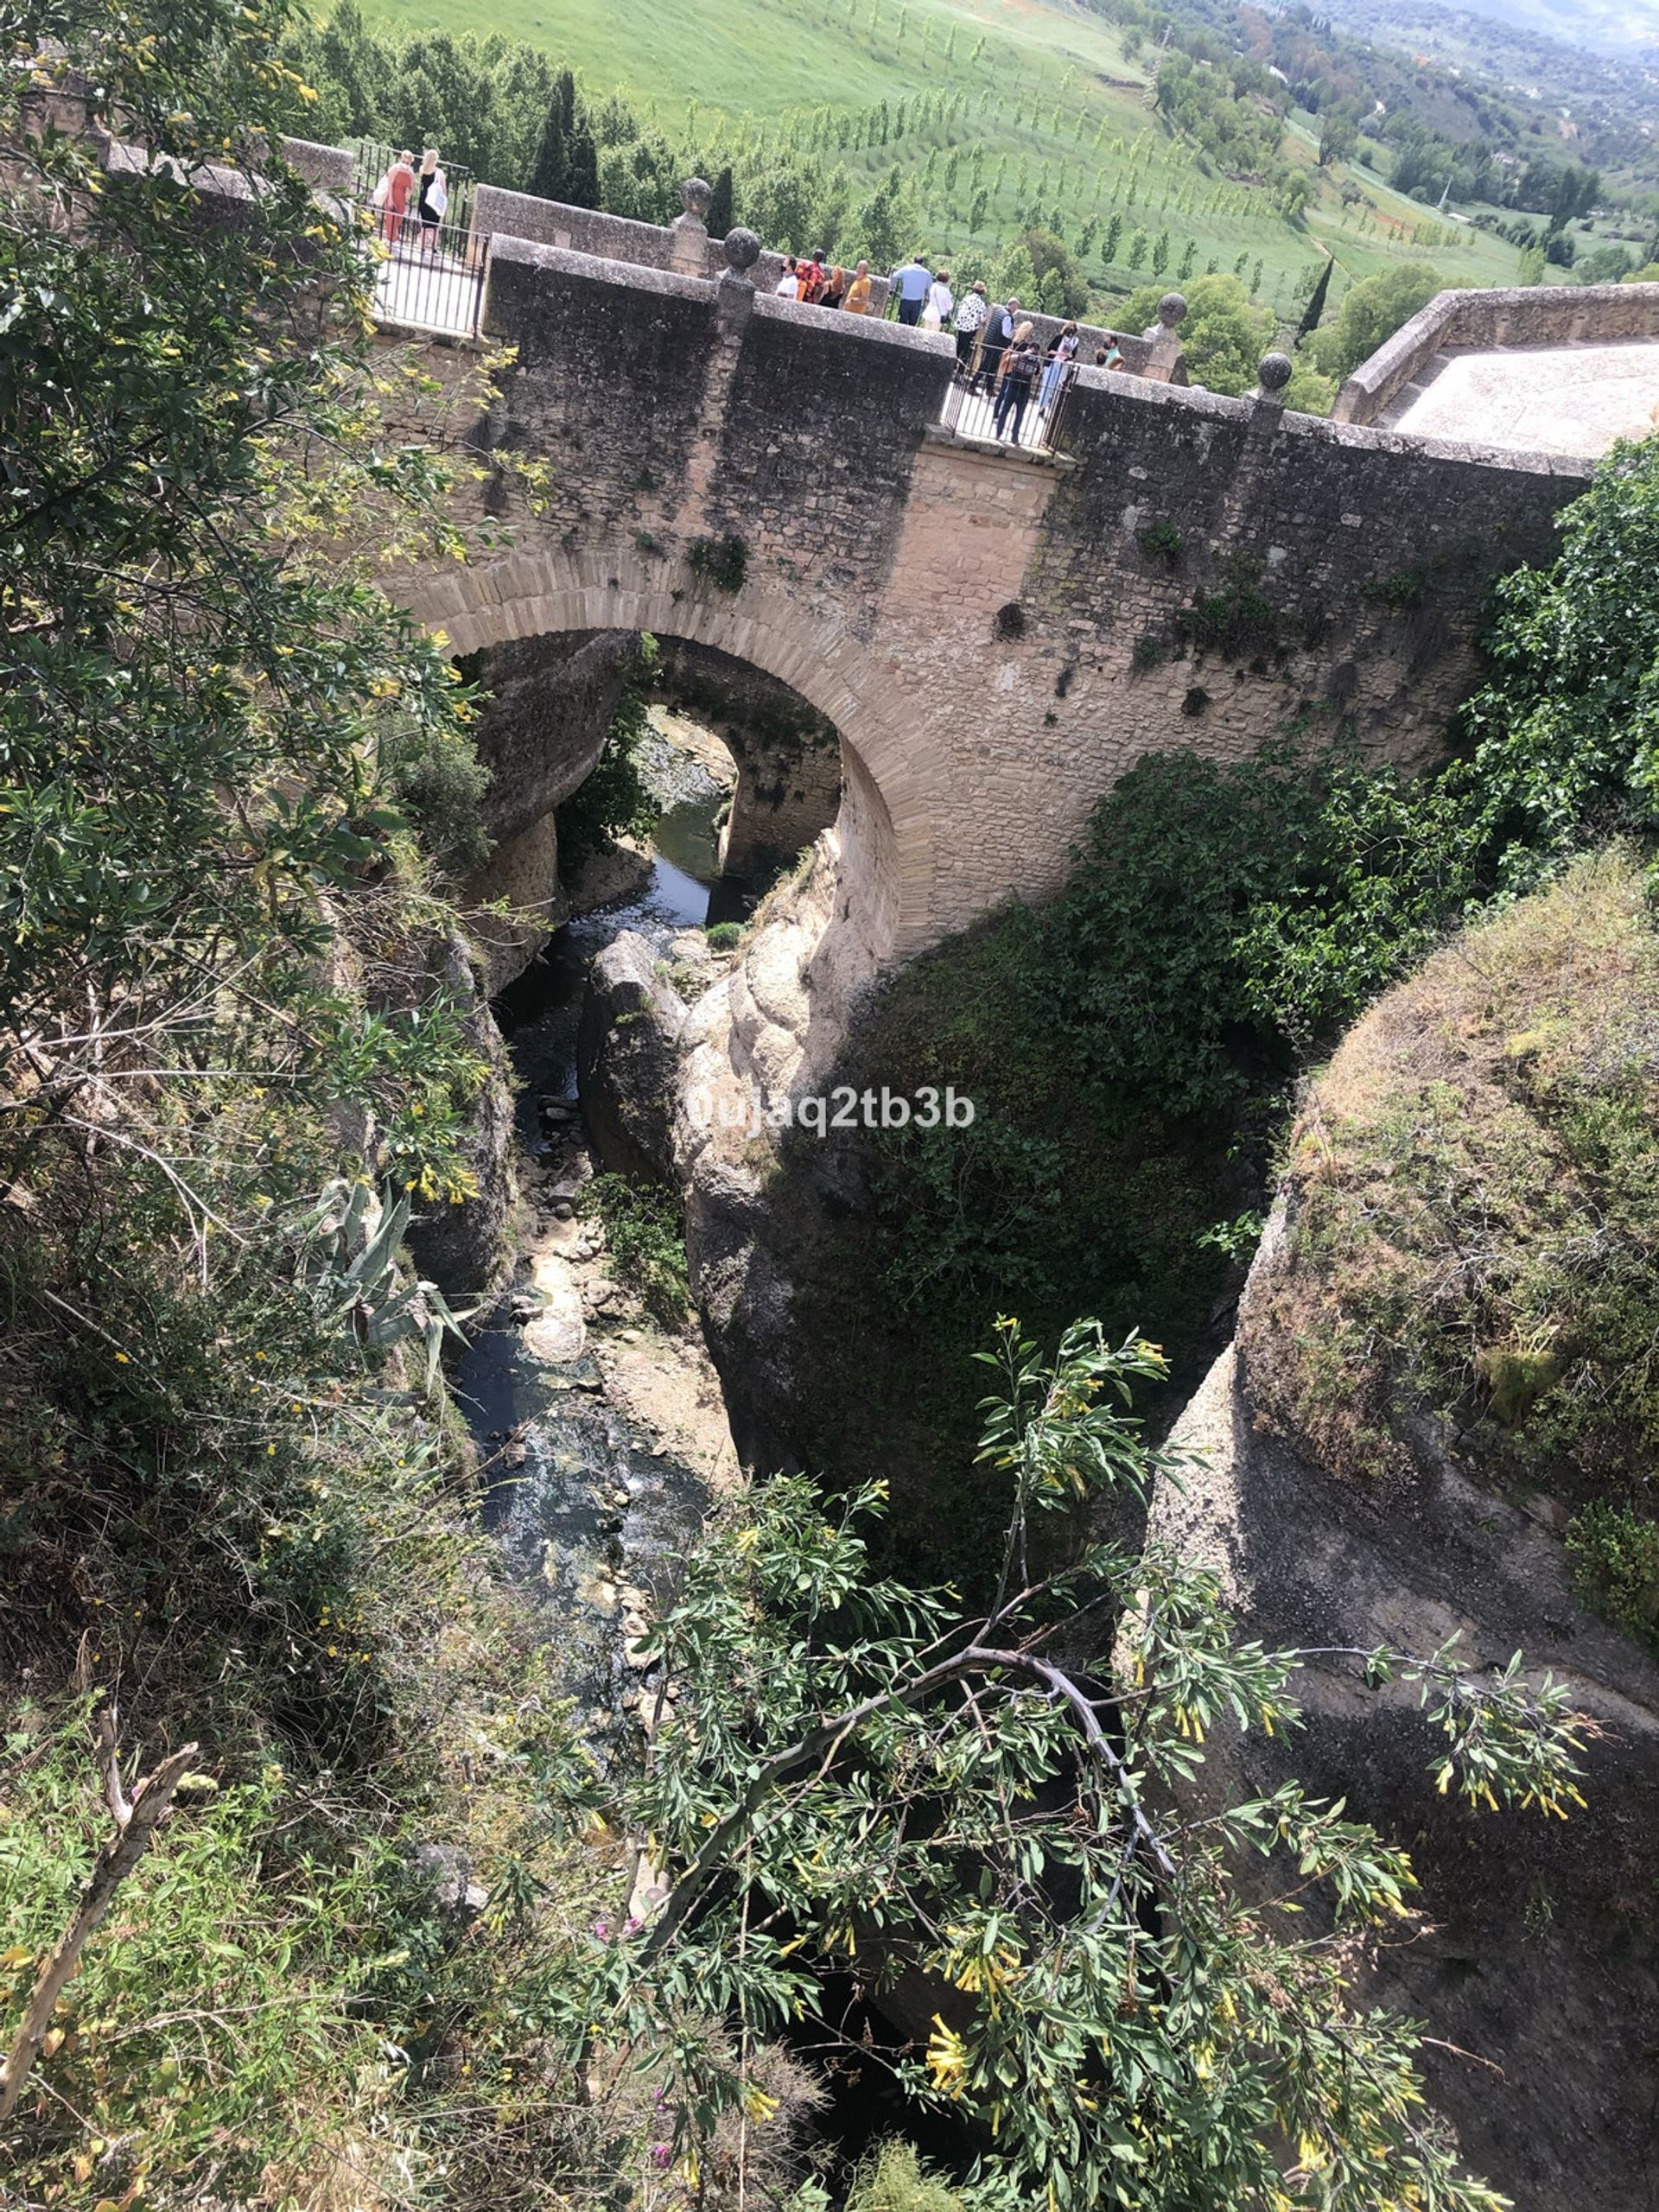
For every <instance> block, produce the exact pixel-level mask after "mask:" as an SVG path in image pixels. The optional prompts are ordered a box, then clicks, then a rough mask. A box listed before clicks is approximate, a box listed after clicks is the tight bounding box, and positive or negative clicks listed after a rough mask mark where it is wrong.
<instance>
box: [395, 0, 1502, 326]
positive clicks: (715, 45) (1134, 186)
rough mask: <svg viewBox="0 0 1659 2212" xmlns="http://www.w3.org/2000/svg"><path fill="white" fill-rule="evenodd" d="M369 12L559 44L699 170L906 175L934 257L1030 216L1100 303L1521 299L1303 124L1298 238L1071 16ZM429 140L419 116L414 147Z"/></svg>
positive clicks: (985, 250)
mask: <svg viewBox="0 0 1659 2212" xmlns="http://www.w3.org/2000/svg"><path fill="white" fill-rule="evenodd" d="M366 12H367V13H368V14H369V15H370V16H371V18H372V21H374V22H376V23H377V24H379V25H384V26H385V27H387V28H396V29H407V30H416V29H419V30H434V29H443V30H448V31H450V32H452V33H455V34H461V33H464V32H469V31H471V32H485V31H489V32H493V33H498V34H499V35H503V36H505V37H507V38H509V39H523V40H524V41H529V42H532V43H535V44H537V45H540V46H543V47H545V48H547V49H548V50H549V51H550V52H552V53H555V54H556V56H557V58H558V59H559V60H561V61H562V62H566V63H568V64H569V66H570V67H573V68H575V71H576V72H577V73H578V75H579V76H580V78H581V79H582V81H583V83H584V85H585V86H586V87H587V89H588V92H589V93H590V94H593V95H598V96H603V95H604V94H607V93H608V92H612V91H616V92H620V93H621V94H622V95H623V96H624V97H625V98H626V99H628V100H629V101H630V102H631V103H632V104H633V105H636V106H639V107H641V108H643V109H644V110H645V111H646V113H647V116H648V118H649V119H650V121H651V122H652V124H654V126H655V128H656V129H657V130H659V131H660V132H661V133H662V134H663V136H664V137H666V138H667V139H668V140H669V141H670V143H672V144H675V145H683V146H686V147H696V148H699V149H705V151H704V158H707V154H706V149H708V148H709V145H710V143H711V141H712V142H714V143H716V144H720V143H728V144H729V145H730V147H731V148H732V149H733V150H734V151H752V150H756V149H759V148H760V146H761V145H765V146H766V147H768V148H773V149H778V150H779V151H785V150H790V149H795V150H798V151H800V152H801V153H803V154H805V155H808V156H813V157H817V158H821V159H822V160H823V161H824V162H838V163H840V164H842V165H844V167H845V168H847V170H848V172H849V175H850V176H851V178H852V179H853V181H854V189H855V195H858V194H863V193H866V192H868V190H870V189H871V188H874V186H875V185H876V184H877V183H878V182H879V181H880V179H881V178H882V177H884V176H885V175H887V173H888V172H889V170H890V169H891V168H893V166H894V165H895V164H896V165H897V166H898V167H899V169H900V172H901V174H903V175H906V176H907V177H908V178H910V179H912V180H913V181H914V184H915V186H916V188H917V192H918V202H919V205H920V207H922V209H923V210H924V211H925V216H926V219H927V229H928V233H929V234H928V237H927V238H926V241H925V245H926V250H927V251H929V252H930V253H931V254H935V255H938V256H941V257H942V256H944V255H947V254H948V255H952V256H958V257H959V256H961V255H962V254H963V252H964V251H969V250H971V251H975V252H976V254H978V255H979V256H980V257H981V258H982V259H983V258H984V257H994V256H995V252H996V251H997V250H998V249H999V248H1000V247H1001V245H1004V244H1005V243H1006V242H1007V240H1008V239H1009V238H1011V237H1013V236H1014V234H1016V233H1017V232H1019V231H1020V229H1021V228H1023V227H1024V226H1026V224H1027V222H1028V221H1029V220H1030V219H1032V218H1033V214H1036V215H1038V216H1039V217H1040V219H1041V221H1042V223H1043V226H1044V227H1046V228H1051V229H1053V230H1056V231H1058V232H1060V233H1061V235H1062V236H1064V238H1065V240H1066V242H1067V244H1068V245H1071V246H1072V247H1073V248H1074V250H1075V249H1077V247H1078V246H1079V245H1082V248H1083V251H1082V254H1081V258H1082V260H1083V263H1084V267H1085V269H1086V270H1087V273H1088V276H1089V279H1090V283H1091V284H1092V285H1094V286H1095V287H1096V290H1097V292H1098V293H1099V294H1100V296H1103V298H1106V299H1109V297H1110V296H1111V295H1112V294H1113V293H1115V292H1116V293H1122V292H1124V291H1127V290H1128V289H1130V287H1131V286H1132V285H1134V284H1135V283H1138V282H1145V281H1147V280H1164V281H1168V282H1172V283H1173V282H1179V281H1181V280H1182V279H1183V278H1184V277H1192V276H1195V275H1201V274H1203V273H1205V270H1208V269H1211V268H1215V269H1219V270H1236V271H1237V272H1238V273H1239V274H1240V275H1241V276H1242V277H1243V278H1244V279H1245V281H1246V283H1249V284H1250V285H1251V286H1253V287H1254V288H1256V289H1257V291H1258V296H1259V297H1260V298H1261V299H1262V301H1263V302H1266V303H1268V304H1269V305H1272V306H1274V307H1275V308H1278V309H1279V310H1280V312H1281V313H1282V314H1294V311H1295V310H1296V308H1297V307H1298V305H1299V303H1300V299H1301V298H1302V297H1304V296H1306V290H1307V289H1308V287H1309V285H1310V284H1311V283H1312V281H1313V277H1314V275H1315V274H1316V272H1317V270H1318V269H1319V265H1320V264H1321V260H1322V257H1323V254H1324V252H1325V251H1327V250H1328V251H1332V252H1334V253H1335V254H1336V256H1337V258H1338V281H1337V283H1336V284H1335V287H1334V289H1333V303H1334V300H1335V299H1336V298H1339V297H1340V296H1341V292H1342V290H1343V289H1344V285H1345V283H1349V282H1352V281H1357V279H1358V278H1360V277H1364V276H1368V275H1370V273H1371V272H1372V271H1373V270H1376V269H1378V268H1381V267H1384V266H1386V265H1387V264H1389V262H1391V261H1394V260H1398V259H1405V258H1412V257H1416V258H1421V257H1422V256H1423V255H1424V253H1425V252H1427V253H1428V254H1430V255H1431V256H1432V257H1433V258H1434V260H1435V262H1436V265H1437V266H1440V267H1441V268H1442V269H1443V270H1445V273H1446V277H1447V279H1448V281H1449V282H1452V283H1459V282H1462V283H1471V284H1491V283H1512V282H1514V281H1516V276H1517V272H1518V268H1519V256H1518V254H1517V252H1516V250H1515V249H1514V248H1513V247H1511V246H1510V245H1507V244H1506V243H1504V242H1503V240H1501V239H1497V238H1491V237H1490V236H1487V235H1485V234H1482V233H1476V232H1472V231H1471V230H1469V229H1467V228H1465V226H1456V225H1452V224H1447V223H1445V222H1438V221H1436V220H1435V219H1433V216H1432V215H1431V214H1430V213H1429V212H1428V211H1427V210H1426V209H1424V208H1423V207H1421V206H1420V205H1418V204H1416V203H1414V202H1413V201H1410V200H1402V199H1401V198H1399V197H1398V196H1397V195H1395V194H1393V193H1391V192H1389V190H1388V189H1387V188H1386V187H1384V186H1383V185H1382V184H1381V183H1380V182H1379V181H1376V180H1375V179H1374V178H1373V177H1371V176H1370V175H1368V174H1366V173H1364V172H1357V173H1356V175H1355V177H1354V179H1353V185H1352V187H1351V198H1350V200H1349V201H1348V202H1346V203H1344V200H1343V198H1342V196H1341V194H1342V190H1343V188H1344V185H1345V184H1348V183H1349V177H1348V174H1347V172H1346V171H1345V170H1344V169H1342V168H1338V167H1336V166H1334V165H1333V166H1332V168H1326V169H1320V168H1318V166H1317V162H1316V150H1317V149H1316V141H1315V137H1314V135H1313V132H1312V131H1311V130H1309V129H1308V127H1307V122H1306V118H1293V121H1292V123H1291V124H1290V126H1289V127H1288V129H1287V132H1286V138H1285V149H1284V150H1285V154H1286V156H1287V159H1288V160H1290V161H1291V162H1294V163H1295V164H1296V165H1298V166H1299V167H1302V168H1306V172H1307V174H1308V175H1309V177H1310V180H1311V181H1312V185H1313V197H1312V199H1311V200H1310V202H1309V204H1308V207H1307V209H1306V213H1305V214H1304V216H1303V217H1302V219H1301V220H1300V223H1297V222H1292V221H1288V220H1287V219H1286V218H1285V216H1284V215H1283V213H1281V208H1280V206H1279V202H1278V196H1277V194H1275V193H1270V192H1269V191H1268V190H1267V189H1265V188H1262V187H1258V186H1253V185H1251V184H1249V183H1240V182H1235V181H1231V180H1230V179H1229V178H1227V177H1225V176H1224V175H1221V174H1220V173H1219V172H1218V171H1217V169H1216V168H1214V167H1213V165H1212V164H1211V162H1209V161H1207V160H1206V159H1205V157H1204V156H1202V155H1201V153H1200V152H1199V149H1198V148H1197V147H1196V146H1195V145H1194V144H1192V143H1191V142H1189V141H1188V140H1186V139H1185V138H1183V137H1180V136H1179V135H1178V134H1177V133H1175V132H1174V131H1173V130H1172V128H1171V127H1170V125H1169V124H1167V123H1166V121H1165V119H1164V118H1162V117H1160V115H1158V114H1157V113H1156V112H1155V111H1154V109H1153V106H1152V92H1151V83H1150V70H1149V67H1148V66H1147V65H1148V64H1151V65H1153V66H1154V67H1155V61H1156V58H1157V56H1156V53H1155V49H1154V48H1152V47H1151V46H1150V45H1147V46H1145V47H1144V48H1141V46H1140V41H1138V39H1137V37H1136V35H1135V33H1134V32H1133V31H1131V32H1128V33H1125V32H1124V31H1123V30H1122V29H1120V28H1118V27H1117V26H1115V25H1112V24H1110V23H1108V22H1106V21H1105V20H1104V19H1103V17H1101V16H1096V15H1093V14H1090V13H1089V12H1088V11H1087V10H1083V9H1081V8H1076V7H1072V6H1069V5H1066V4H1065V0H1053V3H1052V4H1044V3H1043V0H906V4H904V5H901V6H894V5H893V4H892V0H721V5H720V6H719V7H718V8H717V9H703V10H689V9H686V8H684V7H683V6H681V5H680V4H679V0H638V4H637V5H636V6H635V7H633V8H632V9H629V10H626V11H621V10H616V9H614V8H613V7H610V6H607V5H601V4H600V0H572V4H571V5H570V6H569V8H568V9H566V10H563V11H561V12H559V13H555V12H554V11H553V10H552V9H551V8H550V6H549V5H548V0H499V4H498V5H497V6H495V7H493V8H491V9H489V10H485V9H484V8H483V7H482V6H481V5H480V0H371V4H370V6H369V8H368V10H367V11H366ZM1131 49H1138V51H1137V50H1131ZM922 94H926V95H927V96H928V98H929V107H930V117H931V115H932V113H934V112H937V111H938V110H939V109H941V108H944V107H945V105H946V104H947V103H950V104H951V105H952V106H953V107H954V113H953V115H952V116H951V118H950V119H949V120H944V121H937V120H932V119H930V120H929V122H928V123H927V124H925V126H924V127H922V128H920V129H917V128H914V127H912V122H911V118H910V117H909V116H908V115H907V114H906V107H907V106H911V105H913V103H914V101H915V100H916V99H917V98H918V96H919V95H922ZM883 103H885V104H886V105H887V108H888V110H889V118H890V126H891V127H890V128H889V127H884V128H883V129H882V130H881V131H880V134H879V136H878V135H877V134H875V133H874V132H868V131H861V132H849V131H847V130H845V128H844V119H845V118H849V117H850V116H852V115H855V114H857V113H860V112H863V113H867V114H868V113H869V112H871V111H875V110H876V109H878V108H879V107H880V105H881V104H883ZM418 122H419V118H417V117H411V118H410V134H411V135H418ZM850 139H856V140H858V141H859V142H860V143H848V142H849V140H850ZM870 139H874V143H863V142H865V141H867V140H870ZM1356 187H1357V191H1358V193H1359V194H1363V197H1354V196H1352V192H1353V188H1356ZM1114 216H1116V217H1117V218H1118V219H1119V232H1118V235H1117V238H1116V251H1115V253H1114V254H1113V256H1112V257H1111V259H1110V260H1109V261H1108V260H1107V259H1106V257H1105V255H1106V248H1107V245H1108V242H1109V238H1110V231H1109V226H1110V224H1111V220H1112V218H1113V217H1114ZM1091 224H1092V225H1093V226H1095V227H1094V230H1093V232H1090V228H1089V226H1090V225H1091ZM1137 234H1141V245H1140V247H1139V250H1138V251H1137V248H1136V238H1137ZM1160 241H1161V246H1160ZM778 242H779V243H787V244H789V245H794V246H804V245H812V244H815V243H817V241H816V240H813V239H808V238H792V239H789V240H787V241H778ZM918 243H920V241H918Z"/></svg>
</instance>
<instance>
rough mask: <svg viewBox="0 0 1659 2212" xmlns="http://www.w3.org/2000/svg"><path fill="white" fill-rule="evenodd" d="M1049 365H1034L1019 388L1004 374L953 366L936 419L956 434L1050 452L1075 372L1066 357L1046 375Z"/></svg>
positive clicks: (1033, 450) (989, 442) (1036, 451)
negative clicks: (972, 371) (1035, 368)
mask: <svg viewBox="0 0 1659 2212" xmlns="http://www.w3.org/2000/svg"><path fill="white" fill-rule="evenodd" d="M1076 373H1077V372H1076V370H1075V368H1074V366H1073V365H1072V364H1071V363H1070V362H1066V363H1065V364H1063V365H1061V367H1060V368H1059V370H1058V373H1057V374H1055V375H1053V376H1052V377H1051V375H1050V374H1049V364H1047V363H1045V364H1044V365H1043V366H1042V367H1041V368H1040V369H1039V371H1038V372H1037V374H1036V375H1035V377H1033V378H1032V379H1031V381H1030V383H1029V384H1027V385H1026V386H1025V389H1024V391H1023V392H1022V391H1021V390H1020V386H1019V385H1010V384H1009V382H1008V379H1007V377H1006V376H998V375H995V374H986V373H985V372H979V373H977V374H964V373H963V371H962V370H961V369H958V370H957V373H956V375H955V376H954V377H953V378H951V380H950V390H949V391H947V392H946V393H945V395H944V410H943V412H942V413H941V415H940V417H939V420H940V422H941V423H942V424H943V425H944V428H945V429H947V430H954V431H955V432H956V434H957V436H958V437H962V438H982V439H983V440H984V441H985V442H987V443H988V444H992V445H995V444H1001V445H1017V446H1019V447H1020V448H1023V449H1024V450H1025V451H1026V452H1027V453H1048V452H1051V451H1052V450H1053V447H1054V436H1055V433H1056V431H1057V430H1058V428H1059V425H1060V423H1061V420H1062V419H1063V417H1064V415H1065V404H1066V399H1067V396H1068V395H1069V393H1070V391H1071V385H1072V381H1073V379H1074V378H1075V376H1076Z"/></svg>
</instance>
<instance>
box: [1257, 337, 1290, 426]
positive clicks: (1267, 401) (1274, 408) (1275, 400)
mask: <svg viewBox="0 0 1659 2212" xmlns="http://www.w3.org/2000/svg"><path fill="white" fill-rule="evenodd" d="M1295 372H1296V364H1295V363H1294V361H1293V360H1292V359H1291V358H1290V356H1289V354H1288V353H1264V354H1263V355H1262V359H1261V361H1260V363H1259V365H1257V368H1256V372H1255V391H1253V392H1252V393H1251V394H1250V397H1251V398H1252V399H1253V400H1254V401H1255V421H1256V423H1260V424H1261V425H1262V428H1263V429H1266V430H1267V431H1268V433H1269V434H1271V433H1272V432H1273V431H1274V430H1276V429H1278V427H1279V417H1280V416H1281V415H1282V414H1283V413H1284V411H1285V386H1286V385H1287V384H1288V383H1289V382H1290V380H1291V378H1292V377H1293V376H1294V374H1295ZM1264 416H1271V419H1270V420H1266V421H1264V420H1263V418H1264ZM1253 427H1254V426H1253Z"/></svg>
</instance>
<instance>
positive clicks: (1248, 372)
mask: <svg viewBox="0 0 1659 2212" xmlns="http://www.w3.org/2000/svg"><path fill="white" fill-rule="evenodd" d="M1165 289H1166V287H1165V286H1163V285H1161V284H1143V285H1141V288H1140V289H1138V290H1137V291H1134V292H1131V293H1130V294H1129V296H1128V299H1127V300H1125V301H1124V302H1123V305H1122V309H1121V310H1120V311H1119V320H1120V321H1122V325H1123V327H1124V328H1125V329H1126V330H1128V331H1133V332H1140V331H1141V330H1145V329H1148V328H1150V327H1151V326H1152V324H1154V322H1156V321H1157V320H1158V301H1159V297H1160V294H1161V293H1162V292H1163V291H1164V290H1165ZM1185 298H1186V319H1185V321H1184V322H1183V323H1182V325H1181V343H1182V345H1183V346H1185V349H1186V363H1187V374H1188V375H1189V376H1190V377H1191V378H1192V381H1193V383H1194V384H1201V385H1205V386H1206V387H1207V388H1208V389H1209V390H1210V391H1224V392H1230V393H1231V394H1233V395H1234V396H1235V397H1236V396H1237V395H1238V394H1240V393H1242V392H1246V391H1250V390H1252V389H1253V387H1254V385H1255V372H1256V370H1257V369H1258V368H1259V367H1260V365H1261V361H1262V355H1263V354H1264V353H1266V352H1267V351H1268V347H1269V346H1271V345H1272V344H1273V340H1274V330H1275V327H1276V326H1275V324H1274V318H1273V315H1272V313H1271V311H1270V310H1269V309H1268V308H1258V307H1253V306H1252V305H1251V303H1250V298H1249V294H1248V293H1247V292H1246V290H1245V289H1244V287H1243V283H1241V282H1240V281H1239V279H1238V278H1237V277H1198V278H1197V279H1196V280H1195V281H1194V282H1193V283H1190V284H1188V285H1187V286H1186V288H1185Z"/></svg>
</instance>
